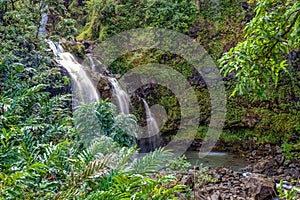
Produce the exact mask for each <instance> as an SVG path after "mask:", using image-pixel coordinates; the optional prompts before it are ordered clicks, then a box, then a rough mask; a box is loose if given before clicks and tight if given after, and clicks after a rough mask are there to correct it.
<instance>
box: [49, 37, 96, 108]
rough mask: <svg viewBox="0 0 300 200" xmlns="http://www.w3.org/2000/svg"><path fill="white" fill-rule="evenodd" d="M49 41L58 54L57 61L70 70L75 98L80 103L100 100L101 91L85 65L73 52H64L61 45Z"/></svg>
mask: <svg viewBox="0 0 300 200" xmlns="http://www.w3.org/2000/svg"><path fill="white" fill-rule="evenodd" d="M47 43H48V44H49V46H50V48H51V49H52V51H53V52H54V54H55V55H56V56H57V59H56V60H57V62H58V63H59V64H61V65H62V66H63V67H64V68H65V69H66V70H67V71H68V72H69V74H70V76H71V78H72V80H73V85H72V87H73V90H74V91H73V92H74V94H73V95H74V96H73V100H75V102H78V103H79V102H83V103H90V102H96V101H98V100H99V93H98V91H97V88H96V87H95V85H94V84H93V82H92V80H91V79H90V78H89V76H88V75H87V74H86V72H85V71H84V69H83V66H82V65H81V64H80V63H78V62H77V61H76V59H75V57H74V56H73V55H72V54H71V53H69V52H64V50H63V48H62V47H61V46H60V45H56V44H55V43H54V42H52V41H50V40H47Z"/></svg>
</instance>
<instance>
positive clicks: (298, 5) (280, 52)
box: [219, 0, 300, 97]
mask: <svg viewBox="0 0 300 200" xmlns="http://www.w3.org/2000/svg"><path fill="white" fill-rule="evenodd" d="M255 13H256V15H255V17H254V18H253V19H252V20H251V21H250V22H249V23H248V24H247V25H246V27H245V32H246V35H245V40H244V41H243V42H240V43H238V44H237V46H236V47H234V48H232V49H231V50H230V51H229V52H228V53H226V54H225V55H224V56H223V57H222V58H221V59H220V60H219V62H220V65H221V71H222V72H223V73H224V76H229V75H231V74H233V75H234V77H236V79H237V84H236V88H235V90H234V91H233V93H232V95H234V94H235V93H236V92H238V93H239V94H243V93H249V92H250V91H254V92H256V93H257V94H259V95H261V96H262V97H266V96H265V90H266V89H270V86H271V85H272V84H271V83H272V82H273V83H274V84H275V86H277V85H278V81H279V77H280V75H281V74H282V73H284V72H285V73H288V74H290V72H289V71H288V60H287V57H288V55H289V54H290V53H292V52H293V51H297V50H298V49H299V48H300V40H299V35H300V2H299V1H296V0H287V1H279V0H261V1H258V3H257V6H256V8H255ZM281 76H282V75H281Z"/></svg>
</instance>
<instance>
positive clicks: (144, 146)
mask: <svg viewBox="0 0 300 200" xmlns="http://www.w3.org/2000/svg"><path fill="white" fill-rule="evenodd" d="M142 101H143V104H144V107H145V111H146V121H147V127H144V128H145V129H144V130H142V132H143V133H142V135H143V137H142V138H141V139H140V140H139V141H138V146H139V148H140V152H141V153H148V152H150V151H154V150H155V149H156V148H158V147H160V146H162V145H163V143H164V142H163V138H162V137H161V136H160V134H159V131H160V129H159V125H158V123H157V121H156V119H155V117H153V115H152V113H151V110H150V108H149V105H148V103H147V102H146V101H145V99H142Z"/></svg>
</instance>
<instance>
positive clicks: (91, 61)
mask: <svg viewBox="0 0 300 200" xmlns="http://www.w3.org/2000/svg"><path fill="white" fill-rule="evenodd" d="M87 57H88V63H87V65H88V66H90V68H91V70H92V71H93V72H98V73H100V74H105V73H107V72H108V70H107V68H106V67H105V66H104V65H103V64H102V62H101V61H100V60H98V59H95V58H94V57H93V56H92V55H91V54H87ZM95 62H96V63H95Z"/></svg>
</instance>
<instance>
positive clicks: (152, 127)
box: [142, 99, 159, 137]
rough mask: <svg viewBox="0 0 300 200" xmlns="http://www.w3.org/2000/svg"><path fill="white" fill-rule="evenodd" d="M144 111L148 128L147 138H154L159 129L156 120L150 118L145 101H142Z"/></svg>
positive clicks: (150, 114)
mask: <svg viewBox="0 0 300 200" xmlns="http://www.w3.org/2000/svg"><path fill="white" fill-rule="evenodd" d="M142 100H143V103H144V106H145V110H146V121H147V127H148V136H149V137H151V136H154V135H156V134H158V133H159V128H158V124H157V121H156V119H155V118H154V117H153V116H152V113H151V110H150V108H149V105H148V103H147V102H146V101H145V99H142Z"/></svg>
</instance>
